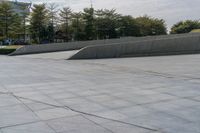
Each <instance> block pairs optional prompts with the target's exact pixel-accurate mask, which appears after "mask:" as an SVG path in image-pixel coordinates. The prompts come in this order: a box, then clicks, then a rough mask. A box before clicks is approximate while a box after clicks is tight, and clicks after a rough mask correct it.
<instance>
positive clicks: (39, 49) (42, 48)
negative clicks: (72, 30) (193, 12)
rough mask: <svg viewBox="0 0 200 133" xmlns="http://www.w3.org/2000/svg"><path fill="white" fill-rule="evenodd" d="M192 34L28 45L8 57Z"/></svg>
mask: <svg viewBox="0 0 200 133" xmlns="http://www.w3.org/2000/svg"><path fill="white" fill-rule="evenodd" d="M192 35H193V34H177V35H168V36H166V35H162V36H148V37H126V38H121V39H108V40H95V41H80V42H69V43H55V44H43V45H28V46H24V47H21V48H19V49H17V50H16V51H15V52H13V53H11V54H10V55H23V54H36V53H45V52H57V51H69V50H79V49H81V48H84V47H87V46H93V45H104V44H112V43H124V42H136V41H143V40H153V39H162V38H174V37H182V36H192Z"/></svg>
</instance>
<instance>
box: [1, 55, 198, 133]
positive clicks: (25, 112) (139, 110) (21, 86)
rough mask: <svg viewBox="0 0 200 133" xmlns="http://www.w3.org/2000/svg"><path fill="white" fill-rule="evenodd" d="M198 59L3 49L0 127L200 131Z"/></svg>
mask: <svg viewBox="0 0 200 133" xmlns="http://www.w3.org/2000/svg"><path fill="white" fill-rule="evenodd" d="M199 60H200V55H182V56H166V57H165V56H162V57H146V58H123V59H107V60H106V59H102V60H84V61H76V60H75V61H66V60H52V59H48V60H47V59H41V58H40V59H37V58H24V57H20V56H19V57H7V56H0V66H1V68H0V133H94V132H95V133H123V132H124V133H199V132H200V126H199V125H200V80H199V79H200V62H199Z"/></svg>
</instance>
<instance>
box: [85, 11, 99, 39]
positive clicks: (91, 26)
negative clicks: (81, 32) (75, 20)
mask: <svg viewBox="0 0 200 133" xmlns="http://www.w3.org/2000/svg"><path fill="white" fill-rule="evenodd" d="M94 15H95V14H94V8H85V9H84V10H83V19H84V20H85V34H86V39H87V40H94V39H96V28H95V16H94Z"/></svg>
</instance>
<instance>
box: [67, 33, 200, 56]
mask: <svg viewBox="0 0 200 133" xmlns="http://www.w3.org/2000/svg"><path fill="white" fill-rule="evenodd" d="M192 53H200V34H188V35H183V36H173V37H169V36H166V37H163V38H161V39H158V38H156V39H152V40H145V41H138V42H128V43H118V44H108V45H96V46H88V47H86V48H83V49H81V50H80V51H79V52H78V53H76V54H75V55H73V56H72V57H71V58H70V59H99V58H116V57H136V56H147V55H171V54H192Z"/></svg>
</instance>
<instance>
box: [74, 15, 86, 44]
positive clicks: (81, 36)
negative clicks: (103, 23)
mask: <svg viewBox="0 0 200 133" xmlns="http://www.w3.org/2000/svg"><path fill="white" fill-rule="evenodd" d="M71 19H72V32H73V33H74V35H73V39H74V40H78V41H80V40H85V36H86V35H85V32H84V27H85V25H84V21H83V15H82V13H81V12H78V13H76V12H75V13H72V16H71Z"/></svg>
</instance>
